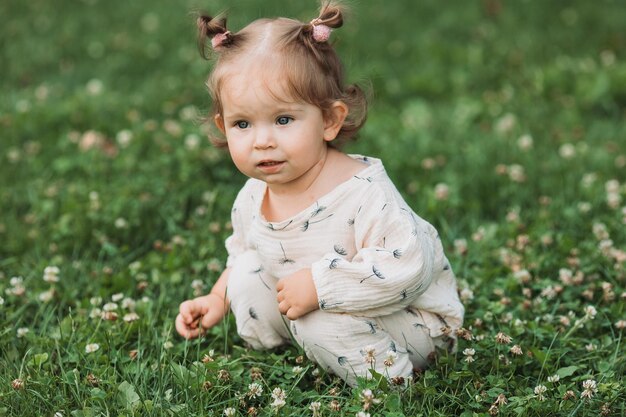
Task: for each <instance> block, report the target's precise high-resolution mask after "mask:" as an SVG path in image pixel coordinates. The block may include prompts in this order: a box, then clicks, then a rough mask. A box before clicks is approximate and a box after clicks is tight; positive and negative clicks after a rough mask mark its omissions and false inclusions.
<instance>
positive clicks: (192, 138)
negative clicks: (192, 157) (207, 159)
mask: <svg viewBox="0 0 626 417" xmlns="http://www.w3.org/2000/svg"><path fill="white" fill-rule="evenodd" d="M198 146H200V137H199V136H198V135H196V134H195V133H190V134H188V135H187V136H185V149H187V150H188V151H193V150H196V149H198Z"/></svg>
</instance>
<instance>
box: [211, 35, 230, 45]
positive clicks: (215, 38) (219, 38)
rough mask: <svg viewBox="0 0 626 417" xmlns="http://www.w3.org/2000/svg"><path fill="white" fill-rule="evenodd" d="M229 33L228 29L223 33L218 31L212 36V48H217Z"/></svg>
mask: <svg viewBox="0 0 626 417" xmlns="http://www.w3.org/2000/svg"><path fill="white" fill-rule="evenodd" d="M229 35H230V31H226V32H224V33H218V34H217V35H215V36H213V38H212V39H211V46H212V47H213V49H217V48H219V47H220V46H222V43H223V42H224V41H225V40H226V39H228V36H229Z"/></svg>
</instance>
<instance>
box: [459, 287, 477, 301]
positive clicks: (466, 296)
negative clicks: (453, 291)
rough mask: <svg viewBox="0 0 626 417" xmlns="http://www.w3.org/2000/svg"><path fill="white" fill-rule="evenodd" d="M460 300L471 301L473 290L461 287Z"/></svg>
mask: <svg viewBox="0 0 626 417" xmlns="http://www.w3.org/2000/svg"><path fill="white" fill-rule="evenodd" d="M460 297H461V301H471V300H473V299H474V291H472V290H470V289H469V288H463V289H462V290H461V293H460Z"/></svg>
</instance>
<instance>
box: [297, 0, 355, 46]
mask: <svg viewBox="0 0 626 417" xmlns="http://www.w3.org/2000/svg"><path fill="white" fill-rule="evenodd" d="M344 12H345V9H344V8H343V7H341V6H340V5H339V4H338V3H336V2H330V1H327V2H325V3H323V4H322V8H321V10H320V13H319V16H318V17H316V18H315V19H313V20H311V21H310V22H309V23H305V24H303V25H302V27H301V28H300V31H299V32H300V33H299V34H300V37H301V40H302V41H303V42H304V43H305V44H306V45H307V46H309V47H315V46H316V44H318V45H317V46H319V44H324V43H326V42H328V39H329V38H330V33H331V32H332V30H333V29H338V28H340V27H341V26H342V25H343V14H344Z"/></svg>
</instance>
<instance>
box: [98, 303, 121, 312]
mask: <svg viewBox="0 0 626 417" xmlns="http://www.w3.org/2000/svg"><path fill="white" fill-rule="evenodd" d="M102 310H104V311H113V310H117V304H116V303H106V304H105V305H103V306H102Z"/></svg>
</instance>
